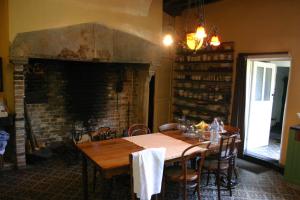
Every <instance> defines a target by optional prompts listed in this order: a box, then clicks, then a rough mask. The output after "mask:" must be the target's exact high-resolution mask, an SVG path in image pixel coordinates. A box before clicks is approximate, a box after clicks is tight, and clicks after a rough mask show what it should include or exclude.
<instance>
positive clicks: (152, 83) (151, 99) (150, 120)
mask: <svg viewBox="0 0 300 200" xmlns="http://www.w3.org/2000/svg"><path fill="white" fill-rule="evenodd" d="M154 93H155V75H153V76H152V77H151V80H150V84H149V109H148V128H149V129H150V130H151V132H153V125H154V121H153V120H154Z"/></svg>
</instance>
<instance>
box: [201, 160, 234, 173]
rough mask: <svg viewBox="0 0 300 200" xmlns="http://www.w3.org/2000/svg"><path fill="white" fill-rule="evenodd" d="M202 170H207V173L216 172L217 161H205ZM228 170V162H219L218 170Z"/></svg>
mask: <svg viewBox="0 0 300 200" xmlns="http://www.w3.org/2000/svg"><path fill="white" fill-rule="evenodd" d="M203 167H204V169H207V170H209V171H216V170H218V160H205V162H204V166H203ZM228 168H229V164H228V161H225V162H221V163H220V170H221V171H223V170H226V169H228Z"/></svg>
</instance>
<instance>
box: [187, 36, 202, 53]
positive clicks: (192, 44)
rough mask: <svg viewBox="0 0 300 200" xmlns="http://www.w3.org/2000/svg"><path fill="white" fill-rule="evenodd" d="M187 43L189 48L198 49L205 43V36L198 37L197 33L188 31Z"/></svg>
mask: <svg viewBox="0 0 300 200" xmlns="http://www.w3.org/2000/svg"><path fill="white" fill-rule="evenodd" d="M186 44H187V47H188V48H189V49H191V50H198V49H200V48H201V46H202V44H203V38H202V39H198V38H197V37H196V33H188V34H186Z"/></svg>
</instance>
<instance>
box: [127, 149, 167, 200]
mask: <svg viewBox="0 0 300 200" xmlns="http://www.w3.org/2000/svg"><path fill="white" fill-rule="evenodd" d="M165 154H166V148H149V149H145V150H142V151H139V152H134V153H132V169H133V185H134V193H136V194H137V197H138V198H140V199H141V200H150V199H151V196H152V195H153V194H158V193H160V191H161V182H162V175H163V170H164V160H165Z"/></svg>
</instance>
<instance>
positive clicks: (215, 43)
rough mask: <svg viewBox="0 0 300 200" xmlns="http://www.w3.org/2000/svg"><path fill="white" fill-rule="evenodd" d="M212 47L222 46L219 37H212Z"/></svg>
mask: <svg viewBox="0 0 300 200" xmlns="http://www.w3.org/2000/svg"><path fill="white" fill-rule="evenodd" d="M210 45H212V46H219V45H220V40H219V37H218V36H217V35H214V36H212V37H211V40H210Z"/></svg>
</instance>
